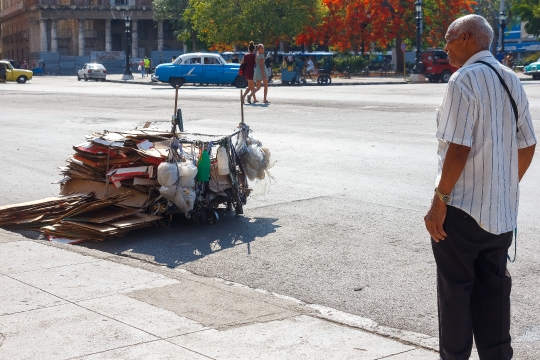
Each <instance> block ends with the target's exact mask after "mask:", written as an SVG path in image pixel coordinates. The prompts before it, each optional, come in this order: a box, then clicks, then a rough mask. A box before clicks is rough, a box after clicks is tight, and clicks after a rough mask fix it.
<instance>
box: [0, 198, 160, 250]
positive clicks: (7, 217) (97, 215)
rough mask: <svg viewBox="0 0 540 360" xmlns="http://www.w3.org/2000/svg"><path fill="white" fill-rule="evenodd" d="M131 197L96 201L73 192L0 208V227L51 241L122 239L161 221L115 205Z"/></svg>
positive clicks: (137, 209)
mask: <svg viewBox="0 0 540 360" xmlns="http://www.w3.org/2000/svg"><path fill="white" fill-rule="evenodd" d="M135 197H136V194H135V193H133V192H128V193H118V194H116V195H112V196H110V197H108V198H105V199H96V198H95V197H94V194H92V193H89V194H88V193H87V194H80V193H75V194H71V195H66V196H59V197H54V198H47V199H43V200H38V201H31V202H27V203H22V204H15V205H8V206H2V207H0V227H4V228H7V229H12V230H14V229H27V230H36V231H41V232H43V233H45V234H47V235H48V237H49V239H50V240H51V241H52V240H53V239H74V240H80V241H82V240H90V241H103V240H105V239H106V238H109V237H118V236H124V235H125V234H126V233H127V232H128V231H131V230H134V229H139V228H142V227H146V226H150V225H151V224H152V223H153V222H155V221H156V220H159V219H161V216H154V215H147V214H142V213H141V211H142V209H141V208H140V207H138V208H132V207H124V206H121V205H119V204H120V203H122V202H126V201H129V200H131V199H132V198H135ZM54 241H56V240H54ZM61 242H66V243H73V242H70V241H64V240H62V241H61Z"/></svg>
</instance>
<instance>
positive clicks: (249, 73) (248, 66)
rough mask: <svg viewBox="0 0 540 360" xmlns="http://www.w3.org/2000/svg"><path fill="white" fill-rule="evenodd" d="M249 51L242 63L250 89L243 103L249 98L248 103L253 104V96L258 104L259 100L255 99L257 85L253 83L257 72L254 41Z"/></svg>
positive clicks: (250, 43) (251, 42)
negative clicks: (254, 74)
mask: <svg viewBox="0 0 540 360" xmlns="http://www.w3.org/2000/svg"><path fill="white" fill-rule="evenodd" d="M248 49H249V54H246V55H244V58H243V59H242V63H243V64H245V65H244V77H245V78H246V80H247V81H248V89H247V91H246V92H245V93H244V95H243V96H242V102H243V101H244V99H245V97H246V96H247V102H248V103H250V104H251V97H252V96H253V102H254V103H256V102H258V101H257V98H256V97H255V84H254V83H253V73H254V72H255V54H253V52H254V51H255V44H253V41H250V42H249V48H248ZM248 94H250V95H248Z"/></svg>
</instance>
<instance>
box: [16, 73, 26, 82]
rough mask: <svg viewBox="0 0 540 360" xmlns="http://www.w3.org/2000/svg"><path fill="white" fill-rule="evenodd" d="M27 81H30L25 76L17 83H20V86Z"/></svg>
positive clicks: (20, 77)
mask: <svg viewBox="0 0 540 360" xmlns="http://www.w3.org/2000/svg"><path fill="white" fill-rule="evenodd" d="M26 80H28V78H27V77H26V76H24V75H21V76H19V77H18V78H17V82H18V83H19V84H24V83H25V82H26Z"/></svg>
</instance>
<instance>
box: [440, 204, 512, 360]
mask: <svg viewBox="0 0 540 360" xmlns="http://www.w3.org/2000/svg"><path fill="white" fill-rule="evenodd" d="M443 227H444V231H445V232H446V234H447V235H448V236H447V238H446V239H445V240H443V241H440V242H438V243H436V242H435V241H433V240H431V243H432V248H433V255H434V256H435V261H436V263H437V297H438V305H439V342H440V345H439V346H440V355H441V359H442V360H466V359H469V356H470V355H471V351H472V344H473V334H474V340H475V342H476V348H477V350H478V354H479V355H480V359H482V360H484V359H486V360H503V359H504V360H507V359H511V358H512V353H513V351H512V347H511V345H510V290H511V287H512V280H511V278H510V274H509V273H508V270H507V269H506V254H507V251H508V248H509V247H510V245H511V243H512V232H511V231H510V232H507V233H503V234H500V235H494V234H491V233H489V232H487V231H485V230H483V229H482V228H481V227H480V226H479V225H478V223H477V222H476V220H474V219H473V218H472V217H470V216H469V215H468V214H467V213H465V212H464V211H462V210H459V209H457V208H455V207H452V206H448V212H447V214H446V219H445V221H444V226H443Z"/></svg>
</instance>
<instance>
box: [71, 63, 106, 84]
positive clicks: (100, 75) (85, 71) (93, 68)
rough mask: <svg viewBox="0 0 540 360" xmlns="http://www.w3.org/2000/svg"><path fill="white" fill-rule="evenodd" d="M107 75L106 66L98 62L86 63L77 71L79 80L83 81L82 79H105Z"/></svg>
mask: <svg viewBox="0 0 540 360" xmlns="http://www.w3.org/2000/svg"><path fill="white" fill-rule="evenodd" d="M106 77H107V70H106V69H105V66H103V65H101V64H96V63H88V64H84V66H83V67H82V68H81V69H80V70H79V71H78V72H77V80H79V81H81V79H84V81H88V79H92V80H96V81H98V80H101V81H105V78H106Z"/></svg>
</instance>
